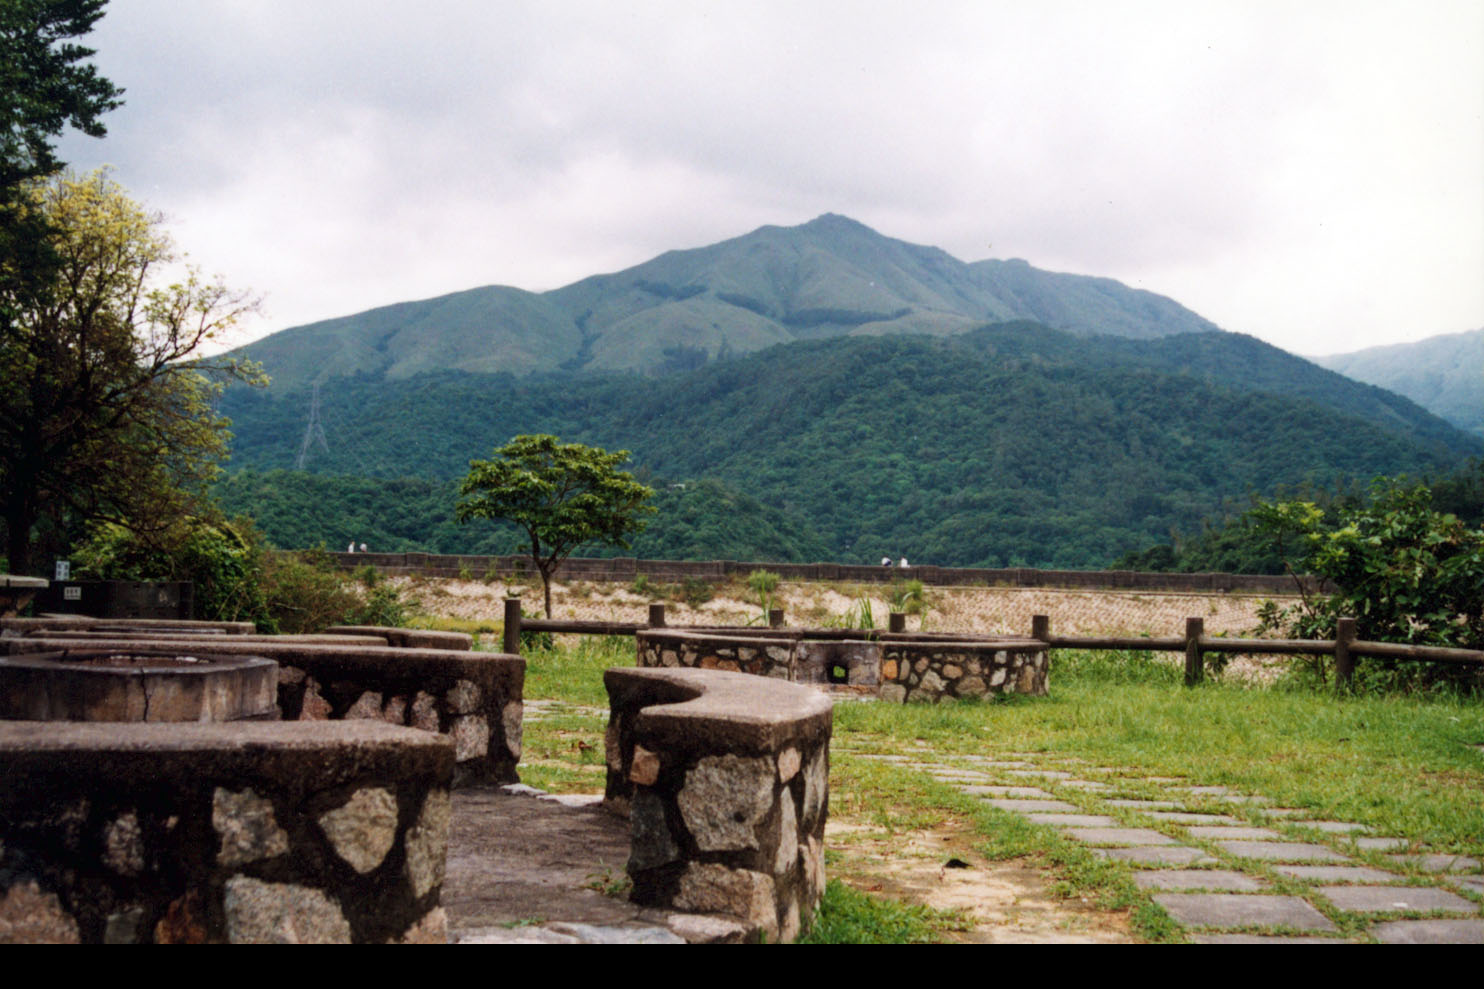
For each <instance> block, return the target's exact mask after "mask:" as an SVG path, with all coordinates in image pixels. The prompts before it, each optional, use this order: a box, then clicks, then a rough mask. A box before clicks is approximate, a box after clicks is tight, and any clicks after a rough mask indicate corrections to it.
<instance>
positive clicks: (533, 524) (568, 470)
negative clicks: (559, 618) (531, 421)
mask: <svg viewBox="0 0 1484 989" xmlns="http://www.w3.org/2000/svg"><path fill="white" fill-rule="evenodd" d="M628 457H629V451H627V450H619V451H618V452H616V453H609V452H608V451H606V450H601V449H598V448H596V447H590V446H583V445H582V444H580V443H562V442H561V441H560V440H558V439H557V438H556V437H555V436H517V437H515V438H514V439H513V440H511V441H510V442H509V443H506V444H505V445H504V446H502V447H500V448H499V449H498V450H496V451H495V453H494V457H493V458H492V459H490V460H471V461H469V474H468V476H467V477H465V478H464V480H463V483H461V484H460V485H459V502H458V506H457V508H456V510H455V515H456V517H457V518H458V520H459V521H460V522H467V521H469V520H470V519H504V520H506V521H508V522H513V523H515V525H516V526H518V527H519V528H521V529H522V530H524V531H525V535H526V538H527V539H528V540H529V542H530V554H531V561H532V562H533V563H535V564H536V569H537V570H538V571H539V572H540V573H541V586H542V589H543V590H544V591H545V594H546V617H547V618H550V617H551V575H552V574H553V573H555V572H556V568H557V566H558V565H560V564H561V562H562V560H564V559H566V558H567V556H568V555H569V554H571V552H572V551H573V550H574V549H576V548H577V547H578V546H581V545H582V544H583V543H587V542H597V543H603V544H606V545H609V546H618V547H621V548H625V549H627V548H628V545H629V543H628V537H629V536H632V535H635V534H637V533H639V532H640V531H642V530H643V528H644V524H645V521H646V520H645V519H644V517H643V516H644V515H645V514H647V513H651V512H653V511H654V509H653V508H652V507H651V506H650V505H649V504H647V502H648V501H649V499H650V498H652V497H653V496H654V491H653V489H651V488H647V487H645V486H644V485H642V484H640V483H639V482H638V481H636V480H634V477H633V475H632V474H629V473H628V472H627V471H621V470H619V469H618V467H619V465H620V464H622V463H623V462H624V461H625V460H627V459H628Z"/></svg>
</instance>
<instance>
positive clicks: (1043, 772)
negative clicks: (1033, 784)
mask: <svg viewBox="0 0 1484 989" xmlns="http://www.w3.org/2000/svg"><path fill="white" fill-rule="evenodd" d="M1006 775H1008V776H1026V777H1035V778H1037V779H1043V780H1066V779H1071V778H1072V774H1071V773H1065V772H1062V771H1061V770H1060V769H1012V770H1010V771H1009V773H1007V774H1006Z"/></svg>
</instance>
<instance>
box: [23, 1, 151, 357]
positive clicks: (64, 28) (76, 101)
mask: <svg viewBox="0 0 1484 989" xmlns="http://www.w3.org/2000/svg"><path fill="white" fill-rule="evenodd" d="M102 16H103V0H5V2H4V3H0V332H5V331H6V330H8V329H9V328H10V327H11V326H12V324H13V323H14V322H15V321H16V319H17V318H18V317H19V315H20V313H19V312H18V308H19V306H18V302H17V297H18V296H24V295H26V294H27V293H28V291H29V290H30V289H32V288H33V287H36V286H44V285H45V284H46V283H47V282H48V280H49V272H50V271H51V269H52V267H53V265H54V264H55V262H56V258H55V256H54V255H53V254H52V253H51V251H50V249H49V248H50V237H49V231H48V229H47V222H46V219H47V218H46V216H45V215H44V214H42V213H38V212H37V211H36V210H34V209H32V208H31V197H30V195H29V194H28V191H27V189H26V184H27V183H28V182H31V181H34V180H36V179H41V178H45V177H47V176H49V175H51V174H53V173H54V172H56V171H57V170H58V169H59V168H60V167H61V163H60V162H58V161H57V159H56V156H55V155H54V154H53V152H52V141H53V139H54V138H57V137H59V136H60V135H61V134H62V132H63V131H64V130H66V129H67V128H68V127H69V126H70V127H73V128H75V129H76V130H79V131H81V132H82V133H84V134H87V135H90V136H92V137H102V136H103V134H104V128H103V124H102V123H100V122H99V118H100V117H101V116H102V115H103V114H104V113H106V112H108V111H109V110H112V109H114V108H115V107H117V106H119V104H120V100H119V97H120V96H121V95H123V90H120V89H117V88H115V87H114V85H113V84H112V83H110V82H109V81H108V80H107V79H104V78H103V77H102V76H100V75H98V71H97V69H96V68H95V67H93V66H92V65H88V64H86V62H85V60H86V59H87V58H89V57H90V56H91V55H92V54H93V51H92V49H90V48H85V47H83V46H81V45H78V44H75V43H73V42H72V41H71V40H70V39H73V38H77V37H81V36H82V35H85V34H87V33H88V32H89V31H91V30H92V28H93V24H94V23H95V22H97V20H98V18H100V17H102Z"/></svg>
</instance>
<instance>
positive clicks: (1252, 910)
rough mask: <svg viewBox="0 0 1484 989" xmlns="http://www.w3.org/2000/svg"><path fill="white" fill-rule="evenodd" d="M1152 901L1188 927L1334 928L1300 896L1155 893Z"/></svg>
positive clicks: (1315, 929) (1309, 929)
mask: <svg viewBox="0 0 1484 989" xmlns="http://www.w3.org/2000/svg"><path fill="white" fill-rule="evenodd" d="M1154 902H1155V903H1158V904H1159V905H1160V906H1162V907H1164V908H1165V910H1166V911H1167V912H1168V913H1169V915H1170V916H1171V917H1173V918H1175V920H1177V921H1179V922H1180V923H1182V924H1185V925H1186V926H1188V927H1257V926H1263V927H1277V926H1283V927H1292V928H1295V929H1297V930H1301V931H1335V930H1338V928H1336V927H1335V925H1334V924H1332V923H1330V920H1329V918H1328V917H1326V916H1325V915H1324V914H1322V913H1320V912H1319V911H1318V910H1315V909H1314V908H1313V907H1312V906H1310V905H1309V904H1308V902H1307V901H1305V900H1304V899H1303V898H1302V897H1298V896H1266V895H1253V894H1249V893H1157V894H1155V896H1154Z"/></svg>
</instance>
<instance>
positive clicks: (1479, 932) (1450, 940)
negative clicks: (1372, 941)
mask: <svg viewBox="0 0 1484 989" xmlns="http://www.w3.org/2000/svg"><path fill="white" fill-rule="evenodd" d="M1371 933H1372V934H1374V935H1375V936H1376V940H1377V941H1380V942H1381V943H1382V944H1484V920H1392V921H1388V922H1386V923H1384V924H1377V925H1376V926H1375V927H1373V928H1371Z"/></svg>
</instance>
